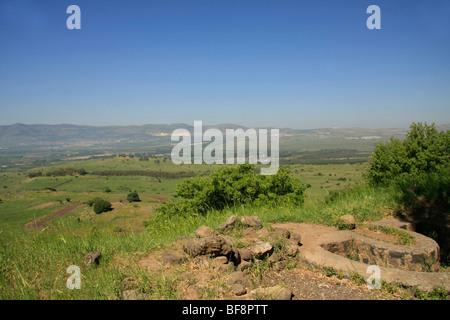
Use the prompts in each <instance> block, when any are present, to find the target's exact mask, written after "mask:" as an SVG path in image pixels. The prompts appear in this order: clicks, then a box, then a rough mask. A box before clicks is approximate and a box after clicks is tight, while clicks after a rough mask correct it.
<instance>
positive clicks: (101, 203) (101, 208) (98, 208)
mask: <svg viewBox="0 0 450 320" xmlns="http://www.w3.org/2000/svg"><path fill="white" fill-rule="evenodd" d="M110 210H111V202H109V201H106V200H103V199H98V200H97V201H95V202H94V212H95V213H96V214H101V213H103V212H107V211H110Z"/></svg>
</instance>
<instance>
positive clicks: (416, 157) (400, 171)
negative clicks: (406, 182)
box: [365, 123, 450, 185]
mask: <svg viewBox="0 0 450 320" xmlns="http://www.w3.org/2000/svg"><path fill="white" fill-rule="evenodd" d="M449 156H450V131H448V130H447V131H441V132H439V131H438V130H437V129H436V128H435V126H434V123H433V124H432V125H430V126H429V125H427V124H426V123H425V124H422V123H413V124H412V125H411V126H410V131H409V132H408V134H407V136H406V138H405V139H404V140H403V141H400V140H399V139H394V138H391V139H390V140H389V141H388V142H386V143H383V142H380V143H379V144H377V145H376V147H375V150H374V152H373V156H372V158H371V159H370V166H369V168H368V170H367V172H366V173H365V177H366V179H367V180H368V181H369V182H370V183H371V184H374V185H376V184H386V183H390V182H392V181H399V180H401V179H404V178H405V177H409V176H415V175H420V174H424V173H426V174H429V173H433V172H437V171H439V170H442V168H448V166H449Z"/></svg>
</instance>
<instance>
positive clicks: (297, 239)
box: [290, 232, 302, 246]
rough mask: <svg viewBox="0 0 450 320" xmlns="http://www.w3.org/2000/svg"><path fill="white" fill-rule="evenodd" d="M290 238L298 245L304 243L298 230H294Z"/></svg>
mask: <svg viewBox="0 0 450 320" xmlns="http://www.w3.org/2000/svg"><path fill="white" fill-rule="evenodd" d="M290 239H291V240H292V241H294V243H295V244H296V245H298V246H299V245H301V244H302V235H301V234H300V233H298V232H292V233H291V237H290Z"/></svg>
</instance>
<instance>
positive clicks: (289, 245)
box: [284, 240, 298, 257]
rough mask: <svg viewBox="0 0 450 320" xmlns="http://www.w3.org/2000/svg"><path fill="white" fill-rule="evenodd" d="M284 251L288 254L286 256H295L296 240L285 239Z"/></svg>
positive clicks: (296, 249) (296, 250)
mask: <svg viewBox="0 0 450 320" xmlns="http://www.w3.org/2000/svg"><path fill="white" fill-rule="evenodd" d="M284 252H285V253H286V254H287V255H288V256H291V257H293V256H295V255H296V254H297V252H298V245H297V244H296V241H294V240H287V241H286V243H285V244H284Z"/></svg>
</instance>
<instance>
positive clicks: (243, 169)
mask: <svg viewBox="0 0 450 320" xmlns="http://www.w3.org/2000/svg"><path fill="white" fill-rule="evenodd" d="M305 189H306V187H305V186H304V185H303V184H301V183H300V180H298V179H294V178H292V177H291V176H290V175H289V169H285V168H281V169H279V170H278V172H277V174H275V175H272V176H265V175H258V174H256V173H255V168H254V165H251V164H242V165H240V166H238V167H234V168H227V167H225V168H221V169H219V170H218V171H217V172H213V173H211V175H210V176H209V177H197V178H192V179H187V180H184V181H183V182H182V183H180V184H178V185H177V186H176V189H175V192H176V195H175V196H176V197H177V198H179V201H177V202H174V201H169V202H167V203H165V204H163V205H161V206H160V207H158V208H157V211H158V212H160V213H163V214H205V213H206V212H208V211H209V210H212V209H215V210H222V209H224V208H226V207H231V206H236V205H241V204H243V205H246V204H251V205H252V206H259V205H265V206H278V205H282V204H295V205H300V204H302V203H303V201H304V194H303V192H304V190H305Z"/></svg>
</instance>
